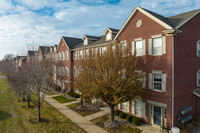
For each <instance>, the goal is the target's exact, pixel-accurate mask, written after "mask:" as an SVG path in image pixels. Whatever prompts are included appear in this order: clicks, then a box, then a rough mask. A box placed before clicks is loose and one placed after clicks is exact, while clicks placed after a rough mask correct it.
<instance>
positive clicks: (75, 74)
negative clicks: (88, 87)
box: [73, 67, 77, 77]
mask: <svg viewBox="0 0 200 133" xmlns="http://www.w3.org/2000/svg"><path fill="white" fill-rule="evenodd" d="M73 75H74V77H76V76H77V68H76V67H74V69H73Z"/></svg>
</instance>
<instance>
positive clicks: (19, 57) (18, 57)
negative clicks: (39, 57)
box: [16, 56, 26, 59]
mask: <svg viewBox="0 0 200 133" xmlns="http://www.w3.org/2000/svg"><path fill="white" fill-rule="evenodd" d="M25 58H26V56H17V57H16V59H25Z"/></svg>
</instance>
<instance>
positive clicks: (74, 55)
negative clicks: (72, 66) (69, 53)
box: [73, 51, 77, 60]
mask: <svg viewBox="0 0 200 133" xmlns="http://www.w3.org/2000/svg"><path fill="white" fill-rule="evenodd" d="M76 58H77V52H76V51H74V52H73V59H74V60H76Z"/></svg>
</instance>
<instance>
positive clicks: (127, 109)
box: [121, 102, 129, 112]
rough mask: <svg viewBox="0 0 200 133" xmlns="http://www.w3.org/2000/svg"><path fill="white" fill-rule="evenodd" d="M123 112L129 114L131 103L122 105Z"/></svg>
mask: <svg viewBox="0 0 200 133" xmlns="http://www.w3.org/2000/svg"><path fill="white" fill-rule="evenodd" d="M121 110H123V111H125V112H129V102H124V103H121Z"/></svg>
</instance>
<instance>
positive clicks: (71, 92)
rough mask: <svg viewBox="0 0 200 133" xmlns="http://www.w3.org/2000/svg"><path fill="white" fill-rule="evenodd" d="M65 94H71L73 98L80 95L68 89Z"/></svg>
mask: <svg viewBox="0 0 200 133" xmlns="http://www.w3.org/2000/svg"><path fill="white" fill-rule="evenodd" d="M67 94H68V95H70V96H72V97H74V98H79V97H80V95H79V94H76V93H75V92H73V91H69V92H68V93H67Z"/></svg>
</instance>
